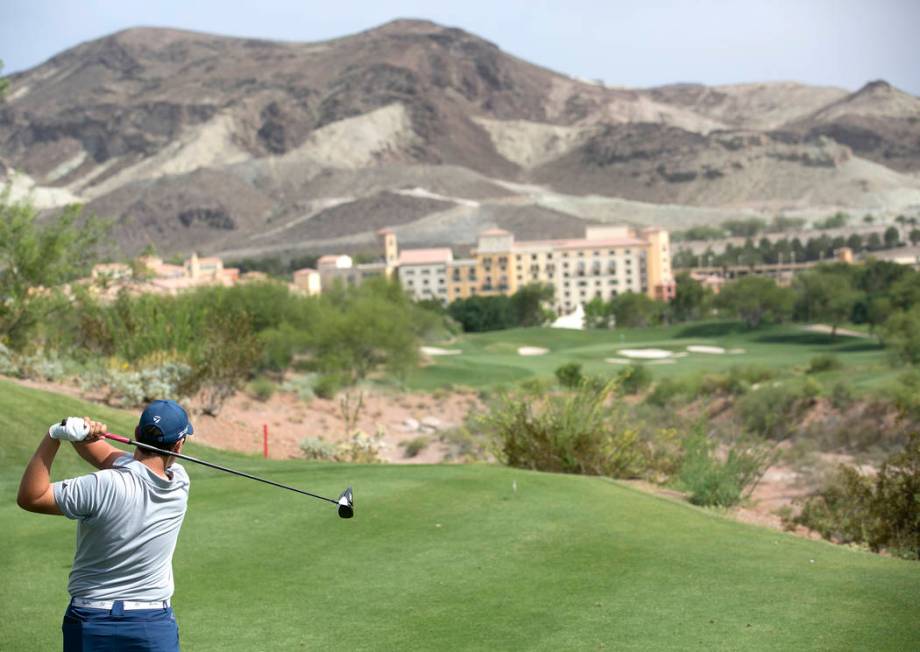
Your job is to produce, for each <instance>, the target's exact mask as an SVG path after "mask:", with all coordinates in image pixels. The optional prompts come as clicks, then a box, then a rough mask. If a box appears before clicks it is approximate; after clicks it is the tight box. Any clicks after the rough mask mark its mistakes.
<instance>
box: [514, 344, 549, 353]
mask: <svg viewBox="0 0 920 652" xmlns="http://www.w3.org/2000/svg"><path fill="white" fill-rule="evenodd" d="M546 353H549V349H544V348H543V347H542V346H522V347H520V348H519V349H518V355H544V354H546Z"/></svg>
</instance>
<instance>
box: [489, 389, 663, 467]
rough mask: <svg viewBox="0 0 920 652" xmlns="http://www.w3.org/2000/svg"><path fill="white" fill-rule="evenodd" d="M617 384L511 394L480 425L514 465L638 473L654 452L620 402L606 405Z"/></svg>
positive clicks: (499, 454) (502, 457) (502, 456)
mask: <svg viewBox="0 0 920 652" xmlns="http://www.w3.org/2000/svg"><path fill="white" fill-rule="evenodd" d="M614 388H615V385H614V384H610V385H608V387H607V388H605V390H604V391H601V392H597V391H595V390H594V389H593V388H591V387H589V386H587V385H586V384H584V383H582V384H581V385H579V387H578V388H577V389H575V390H573V391H570V392H565V393H562V394H553V395H550V396H546V397H544V398H543V400H541V401H535V400H534V399H533V397H532V396H530V395H522V394H507V395H505V396H504V397H502V399H501V400H500V401H499V403H498V404H496V405H494V406H493V407H492V409H491V410H490V411H489V413H487V414H486V415H485V416H484V417H482V418H481V419H480V421H479V424H480V425H481V427H482V429H483V431H485V432H486V433H487V434H488V435H489V436H491V437H492V439H493V441H494V443H495V446H496V449H497V451H496V456H497V457H498V459H499V460H500V461H501V462H502V463H504V464H507V465H508V466H513V467H517V468H525V469H535V470H540V471H554V472H560V473H580V474H588V475H605V476H610V477H637V476H640V475H642V473H643V472H644V471H645V470H646V468H647V466H648V463H647V458H648V450H647V449H646V447H645V446H644V444H643V442H642V441H641V440H640V438H639V435H638V431H637V430H636V428H634V427H633V426H632V425H631V424H630V422H629V420H628V419H627V418H626V414H625V411H624V410H623V409H622V407H621V406H620V404H615V405H614V406H608V405H607V404H606V403H607V401H608V399H609V398H610V397H611V395H612V394H613V390H614Z"/></svg>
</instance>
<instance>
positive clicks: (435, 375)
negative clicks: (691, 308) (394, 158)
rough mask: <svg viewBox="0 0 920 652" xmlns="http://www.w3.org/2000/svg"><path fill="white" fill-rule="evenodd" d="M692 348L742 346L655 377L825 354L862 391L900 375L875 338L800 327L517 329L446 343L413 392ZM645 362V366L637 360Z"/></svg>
mask: <svg viewBox="0 0 920 652" xmlns="http://www.w3.org/2000/svg"><path fill="white" fill-rule="evenodd" d="M690 345H707V346H721V347H723V348H725V349H727V350H731V349H744V351H745V352H744V353H741V354H735V355H712V354H705V353H690V354H689V355H688V356H687V357H684V358H680V359H677V360H676V361H675V363H674V364H660V365H659V364H651V365H649V369H651V370H652V372H653V374H654V376H655V377H658V378H662V377H665V376H689V375H693V374H697V373H701V372H710V371H720V370H726V369H728V368H729V367H730V366H732V365H760V366H766V367H773V368H776V369H781V370H789V369H792V368H794V367H799V368H801V369H804V368H805V367H807V366H808V361H809V360H810V359H811V358H812V357H814V356H816V355H819V354H822V353H828V354H833V355H835V356H838V357H839V358H840V361H841V362H842V363H843V368H842V369H840V370H839V371H835V372H831V373H827V374H823V375H819V376H817V378H818V379H819V380H821V381H822V382H827V383H831V382H833V381H835V380H837V379H838V378H847V380H848V381H849V382H852V384H853V385H854V386H855V387H857V389H870V388H875V387H878V386H879V385H881V384H883V383H885V382H888V381H890V380H891V379H893V378H895V377H896V376H897V373H898V372H897V371H896V370H893V369H892V368H891V367H890V365H888V363H887V358H886V356H885V353H884V349H883V348H882V346H881V345H880V344H879V343H878V342H877V341H876V340H874V339H868V338H856V337H844V336H838V337H836V338H831V336H830V335H827V334H823V333H813V332H809V331H806V330H804V329H803V328H802V327H801V326H797V325H782V326H767V327H764V328H759V329H757V330H753V331H751V330H748V329H747V328H745V327H744V326H743V325H741V324H739V323H737V322H702V323H696V324H679V325H676V326H656V327H651V328H626V329H617V330H610V331H597V330H594V331H592V330H589V331H571V330H563V329H553V328H518V329H512V330H506V331H494V332H490V333H472V334H466V335H463V336H461V337H460V338H459V339H458V341H457V342H453V343H451V344H450V345H445V346H448V348H451V349H459V350H461V351H463V353H462V354H461V355H452V356H438V357H435V358H433V360H432V364H430V365H427V366H425V367H422V368H420V369H418V370H417V371H415V372H414V373H413V374H411V375H410V376H409V379H408V382H407V384H408V386H409V387H410V388H412V389H421V390H431V389H435V388H438V387H444V386H446V385H448V384H453V385H466V386H470V387H487V386H491V385H498V384H502V383H510V382H515V381H519V380H524V379H526V378H529V377H535V376H538V377H547V378H548V377H551V376H552V374H553V371H554V370H555V369H556V368H557V367H559V366H560V365H562V364H564V363H566V362H573V361H574V362H579V363H581V364H582V366H583V368H584V370H585V371H586V372H590V373H597V374H607V375H614V374H616V373H617V371H619V370H620V369H622V365H614V364H609V363H607V362H605V361H604V360H605V358H616V357H622V356H620V355H619V354H618V353H617V350H618V349H622V348H659V349H667V350H670V351H674V352H675V353H677V352H685V351H686V348H687V347H688V346H690ZM521 346H538V347H543V348H546V349H549V353H547V354H545V355H540V356H521V355H518V353H517V350H518V347H521ZM637 362H639V361H637Z"/></svg>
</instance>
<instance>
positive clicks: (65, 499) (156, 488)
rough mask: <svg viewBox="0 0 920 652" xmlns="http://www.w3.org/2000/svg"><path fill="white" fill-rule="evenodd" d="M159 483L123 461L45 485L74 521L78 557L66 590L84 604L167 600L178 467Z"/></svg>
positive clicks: (178, 516) (181, 482) (181, 473)
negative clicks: (88, 473) (110, 466)
mask: <svg viewBox="0 0 920 652" xmlns="http://www.w3.org/2000/svg"><path fill="white" fill-rule="evenodd" d="M170 472H171V474H172V479H170V480H167V479H165V478H161V477H160V476H158V475H157V474H156V473H154V472H153V471H151V470H150V469H149V468H147V467H146V466H145V465H144V464H141V463H140V462H139V461H137V460H135V459H134V458H133V457H132V456H131V455H127V454H126V455H123V456H121V457H120V458H118V459H117V460H116V461H115V463H114V464H113V468H111V469H105V470H103V471H97V472H96V473H91V474H90V475H84V476H81V477H79V478H73V479H71V480H64V481H62V482H55V483H53V484H52V487H53V490H54V500H55V501H56V502H57V506H58V508H59V509H60V510H61V512H63V513H64V515H65V516H66V517H68V518H72V519H76V520H77V521H78V523H77V551H76V554H75V555H74V560H73V569H72V570H71V571H70V581H69V582H68V584H67V590H68V592H69V593H70V595H71V596H72V597H75V598H85V599H89V600H137V601H157V600H166V599H168V598H170V597H171V596H172V593H173V574H172V556H173V551H174V550H175V548H176V539H177V538H178V536H179V528H180V527H181V526H182V519H183V518H185V508H186V505H187V503H188V488H189V478H188V474H187V473H186V472H185V469H183V468H182V467H181V466H180V465H178V464H173V465H172V466H171V467H170Z"/></svg>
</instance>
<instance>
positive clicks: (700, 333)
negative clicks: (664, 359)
mask: <svg viewBox="0 0 920 652" xmlns="http://www.w3.org/2000/svg"><path fill="white" fill-rule="evenodd" d="M749 332H751V329H750V328H748V327H747V326H745V325H744V322H740V321H717V322H706V323H703V324H692V325H690V326H687V327H686V328H684V329H682V330H680V331H679V332H678V333H676V334H675V335H674V337H675V338H681V337H724V336H726V335H735V334H737V333H749Z"/></svg>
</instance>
